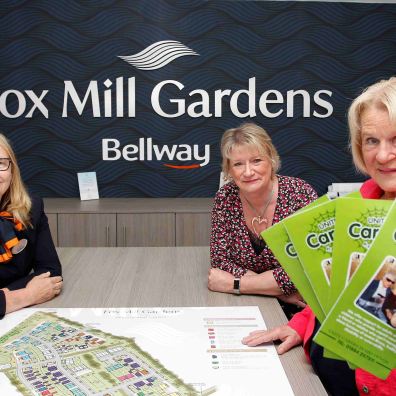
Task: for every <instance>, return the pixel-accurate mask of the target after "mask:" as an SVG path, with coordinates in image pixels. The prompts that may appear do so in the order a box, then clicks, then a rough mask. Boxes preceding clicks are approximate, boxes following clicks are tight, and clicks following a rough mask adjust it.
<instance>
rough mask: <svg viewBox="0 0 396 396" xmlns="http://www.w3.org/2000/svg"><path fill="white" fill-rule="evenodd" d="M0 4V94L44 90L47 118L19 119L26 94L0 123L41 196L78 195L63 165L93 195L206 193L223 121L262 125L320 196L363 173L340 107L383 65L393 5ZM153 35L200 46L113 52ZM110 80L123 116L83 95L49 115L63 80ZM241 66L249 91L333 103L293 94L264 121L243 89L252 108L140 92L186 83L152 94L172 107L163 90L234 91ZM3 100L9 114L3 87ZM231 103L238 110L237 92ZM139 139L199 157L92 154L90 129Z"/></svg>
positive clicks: (395, 51) (82, 86)
mask: <svg viewBox="0 0 396 396" xmlns="http://www.w3.org/2000/svg"><path fill="white" fill-rule="evenodd" d="M0 12H1V14H0V93H4V91H7V90H19V91H22V92H23V90H33V91H34V92H35V93H36V94H37V95H39V94H40V93H41V91H42V90H49V92H48V94H47V95H46V96H45V98H44V100H43V102H44V103H45V106H46V107H47V109H48V114H49V116H48V118H46V117H44V115H42V114H41V113H40V111H37V110H36V111H35V112H34V114H33V117H32V118H26V117H25V114H26V113H27V112H28V110H29V109H30V107H31V102H30V99H28V98H27V108H26V111H25V113H24V115H22V116H20V117H16V118H7V117H6V116H5V115H4V113H3V114H2V115H0V120H1V126H0V128H1V129H2V130H3V131H4V133H5V134H6V135H7V136H8V137H9V138H10V139H11V140H12V142H13V144H14V147H15V149H16V152H17V155H18V158H19V162H20V165H21V168H22V174H23V177H24V180H25V181H26V183H27V184H28V186H29V187H30V189H31V190H32V191H34V192H36V193H38V194H40V195H42V196H47V197H69V196H72V197H73V196H78V185H77V177H76V172H81V171H96V172H97V178H98V184H99V192H100V196H102V197H145V196H155V197H177V196H185V197H199V196H201V197H204V196H213V195H214V192H215V191H216V189H217V185H218V181H219V172H220V153H219V147H218V144H219V140H220V138H221V135H222V133H223V131H224V130H225V129H227V128H230V127H234V126H237V125H239V124H241V123H242V122H243V121H253V122H256V123H258V124H260V125H262V126H264V127H265V128H266V129H267V130H268V131H269V133H270V135H271V136H272V138H273V141H274V143H275V145H276V147H277V148H278V150H279V152H280V155H281V158H282V163H283V166H282V169H281V173H283V174H287V175H294V176H299V177H301V178H304V179H306V180H308V181H309V182H310V183H312V184H313V185H314V186H315V187H316V188H317V189H318V191H319V192H320V193H323V192H324V191H325V190H326V188H327V185H328V184H330V183H332V182H341V181H342V182H347V181H348V182H351V181H358V180H362V176H359V175H357V173H356V172H355V170H354V168H353V166H352V164H351V159H350V154H349V152H348V138H347V128H346V118H345V114H346V109H347V107H348V105H349V103H350V101H351V99H352V98H353V97H355V96H356V95H357V94H358V93H359V92H360V90H361V89H362V88H363V87H365V86H367V85H369V84H371V83H373V82H375V81H377V80H378V79H381V78H388V77H389V76H391V75H393V74H395V72H396V5H376V4H346V3H311V2H308V3H302V2H235V1H212V2H202V1H188V2H185V1H170V0H169V1H163V0H162V1H158V0H155V1H116V0H102V1H100V0H95V1H73V0H67V1H62V0H57V1H51V0H42V1H34V0H33V1H2V7H1V11H0ZM162 40H177V41H180V42H182V43H183V44H185V45H187V46H188V47H190V48H191V49H193V50H194V51H196V52H197V53H198V54H199V56H185V57H181V58H178V59H176V60H174V61H173V62H172V63H170V64H168V65H167V66H165V67H163V68H160V69H157V70H152V71H147V70H138V69H136V68H135V67H133V66H131V65H129V64H128V63H126V62H124V61H123V60H121V59H120V58H118V56H119V55H132V54H136V53H137V52H139V51H142V50H143V49H144V48H146V47H147V46H149V45H150V44H152V43H154V42H157V41H162ZM117 77H124V84H125V85H126V81H127V79H128V78H130V77H135V79H136V117H134V118H129V117H127V116H124V117H120V118H117V117H115V116H113V117H108V118H106V117H103V116H102V117H100V118H94V117H93V116H92V108H91V105H90V104H88V105H87V106H86V108H85V110H84V112H83V114H82V115H81V116H80V115H78V113H77V111H76V110H75V109H73V108H72V107H70V108H69V113H68V117H67V118H66V117H62V108H63V101H64V97H63V94H64V81H65V80H71V81H73V84H74V86H75V87H76V89H77V90H78V92H79V93H80V95H83V93H84V92H85V90H86V89H87V87H88V84H89V83H90V81H92V80H97V81H98V84H99V85H100V86H101V87H102V88H101V92H103V89H104V86H103V82H104V81H105V80H106V79H110V80H111V81H113V82H114V84H113V86H114V85H115V79H116V78H117ZM252 77H255V78H256V92H257V96H259V95H260V94H261V93H262V92H264V91H266V90H269V89H275V90H278V91H280V92H281V93H282V94H284V95H286V92H287V91H288V90H297V89H304V90H306V91H308V92H309V93H310V94H311V96H313V95H314V93H315V92H316V91H318V90H323V89H325V90H330V91H332V92H333V95H332V97H331V98H330V99H329V101H330V102H331V104H332V106H333V107H334V111H333V114H332V115H331V116H330V117H327V118H316V117H308V118H304V117H303V114H302V112H303V110H302V101H299V102H298V103H297V104H296V105H295V107H294V116H293V117H286V110H285V111H284V112H283V113H282V114H281V115H280V116H279V117H276V118H268V117H264V116H263V115H262V114H261V112H260V111H259V109H258V104H257V101H258V100H257V99H256V109H257V116H256V117H253V118H239V117H237V116H235V115H234V114H233V113H232V112H231V111H230V106H229V102H228V101H227V100H225V101H224V103H223V116H222V117H221V118H216V117H210V118H205V117H197V118H191V117H189V116H187V115H185V116H181V117H177V118H165V117H161V116H160V115H158V114H156V113H155V111H154V110H153V107H152V105H151V102H150V95H151V92H152V90H153V88H154V86H156V85H157V84H158V83H159V82H161V81H163V80H168V79H172V80H177V81H179V82H181V83H183V84H184V85H185V89H184V90H183V91H181V92H180V91H178V90H177V89H175V88H174V87H173V88H171V87H168V88H167V89H166V90H165V91H164V93H163V95H162V101H163V104H164V107H165V108H166V109H169V111H171V109H173V108H174V106H172V105H170V104H169V105H166V103H165V102H166V98H185V99H186V100H187V102H188V103H191V102H192V98H189V96H188V93H189V92H190V91H192V90H193V89H204V90H206V91H207V92H208V93H209V95H210V96H211V99H212V98H213V95H212V94H213V92H214V91H215V90H216V89H230V90H231V91H235V90H238V89H247V88H248V80H249V78H252ZM125 100H126V95H125ZM3 105H4V104H3ZM101 105H103V102H101ZM5 106H6V108H7V111H9V112H10V113H15V112H16V110H17V107H16V106H17V103H16V100H15V95H13V94H11V95H9V97H8V100H7V102H6V103H5ZM240 108H241V110H243V109H245V110H246V101H241V103H240ZM273 108H274V109H278V108H282V106H278V105H274V107H273ZM283 108H284V109H285V106H283ZM211 109H212V110H213V102H211ZM313 110H314V108H312V109H311V113H312V111H313ZM320 110H321V109H320V108H319V109H318V111H320ZM114 112H115V105H113V113H114ZM322 112H323V109H322ZM141 137H144V138H149V137H151V138H153V142H154V143H155V144H159V145H163V144H168V145H172V144H190V145H192V144H199V145H201V146H203V145H205V144H210V146H211V148H210V152H211V159H210V163H209V164H208V165H207V166H204V167H201V168H197V169H183V170H181V169H171V168H167V167H164V166H163V165H164V161H133V162H128V161H125V160H123V159H120V160H118V161H112V162H109V161H103V160H102V149H101V140H102V139H104V138H113V139H118V140H119V141H120V142H121V144H122V145H125V144H137V142H138V139H139V138H141ZM168 162H169V161H168Z"/></svg>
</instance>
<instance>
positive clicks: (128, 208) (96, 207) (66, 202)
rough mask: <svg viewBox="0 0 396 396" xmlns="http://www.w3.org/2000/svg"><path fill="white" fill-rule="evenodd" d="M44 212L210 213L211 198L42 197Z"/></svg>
mask: <svg viewBox="0 0 396 396" xmlns="http://www.w3.org/2000/svg"><path fill="white" fill-rule="evenodd" d="M44 206H45V212H46V213H48V214H49V213H170V212H175V213H210V212H211V210H212V206H213V198H100V199H94V200H90V201H81V200H80V199H79V198H44Z"/></svg>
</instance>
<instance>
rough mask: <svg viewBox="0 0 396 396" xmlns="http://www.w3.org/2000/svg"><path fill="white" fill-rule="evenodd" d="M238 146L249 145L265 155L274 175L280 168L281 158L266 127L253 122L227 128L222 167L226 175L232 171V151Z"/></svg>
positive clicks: (223, 143) (223, 138) (222, 139)
mask: <svg viewBox="0 0 396 396" xmlns="http://www.w3.org/2000/svg"><path fill="white" fill-rule="evenodd" d="M237 146H248V147H251V148H254V149H257V150H258V151H259V153H260V154H262V155H265V156H266V157H267V158H268V159H269V161H270V162H271V166H272V176H274V175H275V173H276V172H277V171H278V170H279V168H280V159H279V155H278V152H277V151H276V148H275V146H274V145H273V144H272V140H271V138H270V137H269V135H268V133H267V132H266V131H265V129H264V128H261V127H259V126H258V125H256V124H253V123H245V124H242V125H241V126H239V127H237V128H231V129H227V130H226V131H225V132H224V134H223V137H222V138H221V155H222V157H223V163H222V169H223V173H224V175H225V177H228V174H229V171H230V155H231V151H232V150H233V149H234V148H235V147H237Z"/></svg>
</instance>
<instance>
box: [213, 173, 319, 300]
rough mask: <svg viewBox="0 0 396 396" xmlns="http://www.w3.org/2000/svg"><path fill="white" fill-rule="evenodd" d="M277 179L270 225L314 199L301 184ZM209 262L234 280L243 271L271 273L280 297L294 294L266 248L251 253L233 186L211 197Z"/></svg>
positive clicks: (284, 274)
mask: <svg viewBox="0 0 396 396" xmlns="http://www.w3.org/2000/svg"><path fill="white" fill-rule="evenodd" d="M277 177H278V183H279V188H278V197H277V201H276V206H275V213H274V218H273V221H272V224H275V223H278V222H279V221H281V220H282V219H284V218H285V217H287V216H289V215H291V214H292V213H294V212H295V211H297V210H298V209H300V208H302V207H304V206H306V205H308V204H309V203H310V202H312V201H314V200H315V199H316V198H317V194H316V192H315V190H314V189H313V188H312V187H311V186H310V185H309V184H308V183H307V182H305V181H304V180H301V179H298V178H295V177H289V176H281V175H277ZM210 261H211V265H212V267H214V268H220V269H222V270H224V271H227V272H229V273H231V274H233V275H234V276H235V277H241V276H243V275H244V274H245V273H246V271H247V270H251V271H254V272H256V273H258V274H260V273H262V272H265V271H270V270H273V274H274V278H275V281H276V282H277V284H278V285H279V288H280V289H281V290H282V291H283V293H284V294H286V295H290V294H292V293H294V292H295V291H296V288H295V286H294V284H293V283H292V282H291V280H290V279H289V277H288V276H287V274H286V272H285V271H284V269H283V268H282V267H281V265H280V264H279V262H278V261H277V260H276V258H275V257H274V255H273V253H272V252H271V250H270V248H269V247H268V246H267V245H265V246H264V249H263V251H262V252H261V254H259V255H257V254H256V253H255V251H254V249H253V246H252V243H251V241H250V237H249V232H248V227H247V225H246V222H245V218H244V215H243V208H242V202H241V199H240V197H239V188H238V187H237V185H236V184H235V183H233V182H231V183H227V184H225V185H224V186H223V187H222V188H221V189H220V190H219V191H218V192H217V194H216V196H215V201H214V206H213V210H212V231H211V237H210Z"/></svg>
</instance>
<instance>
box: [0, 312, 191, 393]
mask: <svg viewBox="0 0 396 396" xmlns="http://www.w3.org/2000/svg"><path fill="white" fill-rule="evenodd" d="M0 372H3V373H4V374H5V375H6V376H7V377H8V378H9V380H10V381H11V383H12V384H13V385H14V386H15V387H16V389H17V390H18V391H19V392H20V393H21V394H23V395H26V396H28V395H29V396H30V395H34V396H36V395H39V396H52V395H57V396H59V395H75V396H88V395H102V396H125V395H135V396H136V395H137V396H145V395H158V396H162V395H164V396H179V395H197V394H198V393H197V392H196V391H195V390H194V388H193V387H191V386H190V385H187V384H185V383H184V382H183V381H182V380H181V379H180V378H178V377H177V376H176V375H175V374H173V373H172V372H171V371H169V370H167V369H166V368H165V367H164V366H163V365H162V364H161V363H160V362H159V361H158V360H155V359H154V358H153V357H152V356H151V355H149V354H148V353H147V352H145V351H143V350H142V349H141V348H140V347H139V346H138V345H137V344H136V343H135V342H134V340H133V339H131V338H126V337H119V336H114V335H112V334H108V333H105V332H103V331H100V330H96V329H94V328H89V327H86V326H84V325H83V324H81V323H78V322H74V321H70V320H68V319H65V318H61V317H59V316H57V315H56V314H53V313H46V312H37V313H35V314H33V315H32V316H30V317H29V318H28V319H26V320H24V321H23V322H21V323H20V324H19V325H18V326H16V327H14V328H13V329H12V330H11V331H9V332H8V333H7V334H5V335H4V336H2V337H1V338H0Z"/></svg>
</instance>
